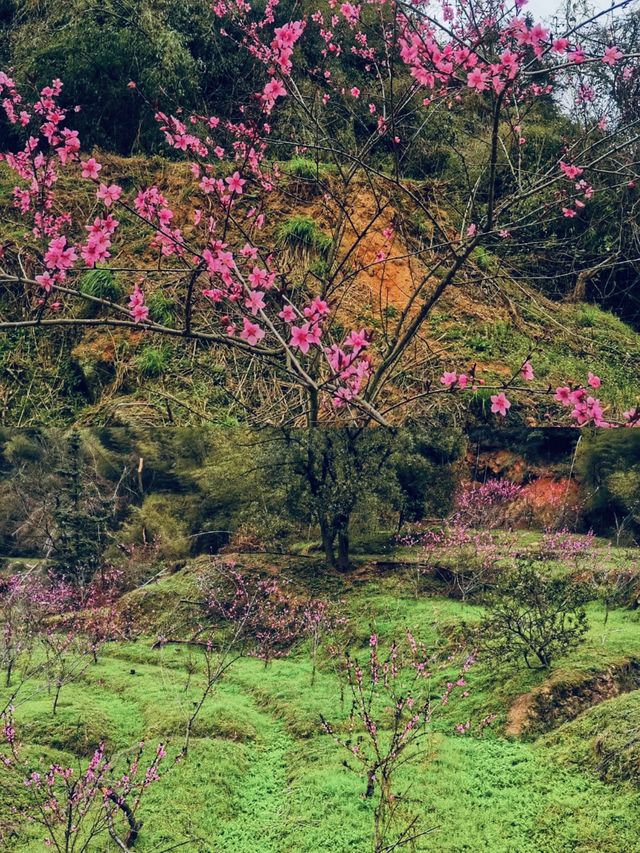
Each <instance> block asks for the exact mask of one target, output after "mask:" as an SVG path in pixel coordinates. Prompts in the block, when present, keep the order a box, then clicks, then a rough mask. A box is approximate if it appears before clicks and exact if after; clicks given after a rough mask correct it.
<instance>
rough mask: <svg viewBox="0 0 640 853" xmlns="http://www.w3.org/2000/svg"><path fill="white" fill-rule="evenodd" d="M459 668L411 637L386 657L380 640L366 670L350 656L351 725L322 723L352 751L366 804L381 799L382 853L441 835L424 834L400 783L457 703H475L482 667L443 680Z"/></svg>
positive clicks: (460, 728) (377, 830)
mask: <svg viewBox="0 0 640 853" xmlns="http://www.w3.org/2000/svg"><path fill="white" fill-rule="evenodd" d="M452 663H453V656H450V657H449V658H448V659H446V660H444V661H443V660H438V659H437V657H435V656H434V655H431V654H429V653H428V652H427V649H426V647H425V645H424V644H423V643H422V642H420V641H419V640H418V639H416V637H415V636H414V635H413V634H412V633H411V632H410V631H407V632H406V636H405V637H402V638H401V639H400V640H393V641H392V642H391V643H390V644H389V647H388V648H384V649H383V648H381V647H380V644H379V638H378V635H377V634H372V635H371V636H370V638H369V649H368V655H367V660H366V661H364V662H362V661H360V660H358V659H357V658H356V657H353V656H351V655H350V654H349V652H347V653H346V655H345V665H344V675H345V679H346V682H347V685H348V691H347V695H348V696H349V697H350V699H351V707H350V711H349V719H348V722H347V724H346V726H344V725H342V726H337V725H335V724H333V723H331V722H329V721H328V720H326V719H324V718H322V723H323V727H324V730H325V732H326V733H327V734H328V735H330V736H331V737H332V738H333V739H334V740H335V742H336V743H337V744H339V745H340V746H341V747H342V748H343V749H344V750H346V752H347V754H348V759H347V760H346V761H345V762H344V764H345V767H347V768H348V769H349V770H352V771H353V772H355V773H356V774H358V775H359V776H361V777H362V778H363V780H364V782H365V784H366V788H365V791H364V798H365V799H370V798H375V807H374V810H373V845H372V849H373V850H375V853H382V851H385V850H395V849H396V848H399V847H405V846H406V847H410V848H413V846H414V844H415V842H416V840H417V839H418V838H420V837H422V836H424V835H428V834H429V833H431V832H433V831H434V830H433V828H427V829H423V828H422V827H421V826H419V816H418V814H414V813H412V810H411V799H410V796H409V790H410V786H407V787H406V789H405V790H404V791H399V789H398V788H399V785H400V779H399V778H398V777H399V775H400V772H399V771H401V769H402V768H403V766H404V765H407V764H410V763H413V764H414V765H415V764H417V763H418V762H419V759H420V757H421V756H424V754H425V752H426V751H427V744H426V743H425V739H426V738H427V736H428V735H429V733H430V732H431V730H432V722H433V720H434V719H437V716H438V712H439V711H441V710H442V708H443V707H445V706H447V705H448V704H449V702H450V700H451V699H452V698H454V697H455V698H458V697H460V698H466V697H467V696H468V695H469V690H468V689H466V688H467V673H468V672H469V670H470V669H471V667H472V666H473V665H474V663H475V657H474V655H473V654H470V655H468V656H467V657H466V658H465V660H464V662H463V664H462V666H461V669H460V671H459V672H458V674H457V676H455V677H454V679H453V680H451V681H446V679H444V680H443V671H442V670H443V669H444V668H445V667H447V666H449V667H450V666H451V665H452ZM438 676H439V678H438ZM440 682H443V683H440ZM488 724H490V721H489V720H488V719H487V720H484V721H482V722H481V723H480V724H479V725H478V730H479V731H481V730H482V729H483V728H484V727H485V726H486V725H488ZM470 727H471V722H470V721H468V722H465V723H459V724H458V725H457V726H456V727H455V730H456V731H457V733H458V734H460V735H464V734H466V733H467V732H468V731H469V729H470Z"/></svg>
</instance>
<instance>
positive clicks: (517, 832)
mask: <svg viewBox="0 0 640 853" xmlns="http://www.w3.org/2000/svg"><path fill="white" fill-rule="evenodd" d="M405 556H406V555H405ZM300 562H301V561H300ZM191 571H192V567H187V569H186V570H184V571H183V572H180V573H178V574H175V575H173V576H171V577H170V578H168V579H167V580H166V581H161V582H160V583H159V584H157V585H155V586H151V587H148V588H147V593H146V594H147V595H148V596H149V602H148V603H150V604H151V606H150V607H149V608H146V607H145V606H144V605H145V602H144V601H142V602H140V603H141V605H142V611H143V612H144V613H145V618H147V619H151V620H152V621H153V619H154V618H155V615H158V614H159V613H160V612H161V611H165V610H166V609H167V608H168V607H169V606H170V605H169V603H168V602H169V601H170V600H171V599H173V601H174V602H175V601H176V599H177V598H178V597H179V596H180V592H181V588H182V590H183V592H185V591H188V590H189V589H190V584H191V574H190V572H191ZM291 577H293V579H294V583H296V584H299V585H300V586H304V587H307V588H309V589H313V594H315V595H317V594H319V593H321V592H322V591H323V590H324V592H325V595H327V596H328V597H331V598H332V599H333V600H338V599H341V600H343V602H344V605H343V607H344V611H345V615H346V616H347V617H348V618H349V621H350V641H351V643H352V646H353V647H354V648H355V649H358V648H363V647H364V646H365V645H366V643H367V638H368V636H369V634H370V632H371V631H373V630H375V631H376V632H377V633H378V634H379V636H380V638H381V642H384V641H385V640H389V639H390V638H391V637H393V636H397V635H398V634H399V633H400V632H401V631H402V630H403V629H404V628H411V629H412V630H413V631H415V632H416V633H417V634H418V635H419V636H421V637H423V638H424V639H425V640H426V641H427V642H428V643H430V644H431V645H432V646H433V645H435V644H437V643H442V642H444V640H443V637H444V636H445V635H446V633H447V626H451V625H452V624H457V623H459V622H460V620H461V619H464V620H466V621H471V620H473V619H474V618H477V616H478V615H479V608H478V607H477V606H475V605H472V604H465V605H464V606H463V605H462V604H461V603H460V602H457V601H453V600H451V599H449V598H447V597H445V596H444V595H443V594H442V592H441V591H440V592H439V591H438V590H437V588H434V589H432V590H431V591H430V592H428V593H424V594H421V595H420V596H419V597H417V598H416V596H415V594H414V592H413V586H412V583H411V579H410V570H409V569H406V568H405V569H401V568H398V570H397V571H387V572H386V573H385V574H384V575H383V576H382V577H380V576H376V575H375V572H374V571H367V570H366V564H365V565H361V571H359V572H357V573H356V575H355V576H354V577H353V578H345V577H344V576H338V575H330V576H325V577H324V578H323V577H322V576H318V574H316V573H315V572H311V571H309V569H307V570H305V571H298V572H296V566H295V565H292V566H291ZM163 584H166V585H167V590H166V592H169V593H170V595H169V596H165V595H163V592H164V591H165V590H163ZM144 595H145V594H144V593H142V594H138V598H140V597H142V598H144ZM154 614H155V615H154ZM589 618H590V622H591V629H590V632H589V635H588V638H587V641H586V643H585V644H584V645H583V646H582V647H581V648H580V649H579V650H578V651H577V652H576V653H574V654H573V655H572V656H570V657H568V658H567V659H565V660H559V661H558V662H557V663H556V664H555V665H554V672H553V673H552V675H553V676H554V677H556V678H557V677H562V678H564V679H565V680H567V681H570V680H571V678H576V679H579V677H580V676H581V674H583V673H584V672H600V671H604V670H605V669H606V668H607V667H608V666H611V665H613V664H616V663H619V662H621V661H624V660H631V659H638V660H640V622H639V621H638V618H637V615H636V614H635V613H633V612H632V611H628V610H615V611H613V612H612V613H611V614H610V615H609V618H608V621H607V623H606V625H605V622H604V612H603V609H602V607H601V606H600V605H599V604H597V603H593V604H591V605H590V606H589ZM165 624H166V620H165ZM194 663H196V664H197V663H198V659H197V657H194V655H193V653H192V652H190V651H189V650H188V649H186V648H185V647H181V646H165V647H163V648H162V649H159V650H158V649H153V648H152V639H151V638H149V639H139V640H137V641H135V642H128V643H114V644H109V645H108V646H106V647H105V649H104V650H103V652H102V653H101V655H100V658H99V661H98V663H97V664H94V665H91V666H90V667H89V668H88V669H87V670H86V671H85V673H84V675H83V676H82V678H81V680H79V681H78V682H77V683H74V684H69V685H67V686H65V687H64V688H63V691H62V697H61V703H60V708H59V711H58V713H57V715H56V716H55V717H54V716H52V714H51V697H49V696H48V695H47V694H46V692H38V693H36V694H35V695H33V696H31V695H30V692H29V691H27V693H26V694H25V695H27V696H30V698H28V699H27V700H26V701H25V702H24V703H18V707H17V710H16V716H17V719H18V721H19V723H20V725H21V727H22V730H23V733H24V735H25V738H26V739H27V741H28V742H29V749H30V750H32V751H33V755H34V759H35V757H36V756H38V755H40V754H42V753H44V755H45V758H44V760H45V762H46V761H48V760H51V757H52V756H63V757H65V758H66V759H67V760H68V761H71V762H81V761H82V760H83V756H86V754H87V752H88V751H89V750H90V749H91V747H92V746H93V745H94V743H95V742H96V741H97V740H98V739H99V738H100V737H103V736H104V737H106V739H107V742H108V744H109V746H110V747H111V748H112V749H113V750H116V751H117V750H126V749H127V748H128V747H130V746H133V745H135V744H137V742H138V741H139V740H140V739H142V738H144V739H147V740H148V742H149V744H150V745H152V744H154V743H155V742H156V741H158V740H160V739H162V740H165V741H167V742H168V744H169V748H170V754H175V753H177V751H178V750H179V748H180V746H181V744H182V740H183V732H184V726H185V722H186V720H187V718H188V716H189V714H190V713H191V709H192V708H193V702H194V701H195V698H196V696H197V695H198V687H199V682H200V675H199V674H198V672H197V671H196V672H195V673H193V674H192V676H191V678H190V677H189V671H190V670H192V669H193V664H194ZM545 677H546V676H545V675H544V674H543V673H540V672H534V671H531V670H526V669H523V670H516V671H513V670H511V671H505V672H498V673H496V672H495V671H494V670H492V669H491V668H490V667H489V665H488V662H483V661H480V662H479V663H478V664H477V665H476V666H475V667H474V668H473V669H472V671H471V673H470V678H469V685H470V691H471V692H470V695H469V696H468V697H467V698H465V699H459V700H457V701H452V702H451V704H450V706H449V707H447V708H446V709H444V710H443V712H441V713H440V714H439V715H438V718H437V720H436V722H435V724H434V726H433V734H432V736H431V738H430V740H429V742H428V745H427V748H426V750H425V752H424V754H423V755H421V756H420V758H419V759H418V760H417V762H416V763H415V764H411V765H407V767H406V768H405V771H404V774H403V778H402V779H401V780H400V781H401V784H402V785H407V786H409V797H410V799H411V804H412V806H411V807H412V808H413V809H415V810H416V811H418V812H419V813H420V815H421V826H422V828H423V829H428V828H433V829H434V832H433V833H431V834H429V835H426V836H424V838H423V839H422V840H421V841H420V842H419V843H418V845H417V849H418V850H435V851H443V853H444V851H452V853H453V851H456V853H457V851H478V850H483V849H484V850H488V851H491V853H513V851H518V853H541V851H544V852H545V853H562V851H596V850H599V851H611V853H631V851H634V850H637V849H638V848H637V839H638V837H639V836H638V833H639V832H640V791H639V790H638V787H637V776H634V774H633V772H631V771H630V769H629V768H630V766H631V764H632V762H633V760H634V758H633V757H631V758H630V759H628V760H626V761H625V760H623V758H620V761H619V762H618V764H616V763H615V762H611V761H610V762H609V763H608V764H607V768H608V769H607V772H602V767H601V754H602V749H603V747H602V744H601V742H600V741H598V744H597V745H596V740H597V739H598V738H599V736H600V735H601V734H602V733H604V737H605V745H604V750H605V752H606V751H607V750H608V753H607V754H617V755H619V756H620V755H621V756H624V752H623V750H624V746H625V742H626V741H625V738H626V737H628V733H629V731H631V730H632V729H633V728H634V727H635V731H636V745H637V730H638V725H639V722H638V695H639V694H638V692H637V691H635V692H632V693H629V694H625V695H623V696H620V697H617V698H614V699H611V700H608V701H606V702H603V703H602V704H601V705H598V706H596V707H594V708H592V709H590V710H587V711H586V712H585V713H583V714H581V715H580V716H579V717H578V718H577V719H576V720H574V721H571V722H569V723H565V724H564V725H562V726H560V728H558V729H556V730H555V731H554V732H552V733H551V734H547V735H543V736H540V737H538V738H537V739H534V738H533V737H532V736H530V737H528V738H520V739H518V738H514V737H508V736H506V735H505V733H504V730H505V725H506V719H507V712H508V709H509V707H510V706H511V704H512V703H513V701H514V700H515V698H516V697H517V696H519V695H521V694H522V693H526V692H527V691H529V690H531V689H532V688H534V687H536V686H538V685H540V684H542V683H543V682H544V680H545ZM0 698H1V696H0ZM321 714H322V715H324V716H325V717H326V718H328V719H330V720H331V721H332V722H334V723H335V724H336V726H338V727H340V726H341V725H342V724H343V722H344V721H345V719H346V717H347V715H348V703H342V702H341V698H340V690H339V686H338V681H337V677H336V674H335V668H334V666H333V665H332V663H331V661H330V659H329V658H328V657H326V656H325V657H323V659H322V661H321V664H320V669H319V672H318V674H317V678H316V680H315V683H314V684H313V685H312V684H311V662H310V654H309V648H308V647H307V646H306V645H302V646H299V647H297V648H295V649H294V650H293V652H292V653H291V654H290V655H289V656H288V657H286V658H284V659H280V660H275V661H274V662H273V663H271V664H270V665H269V666H268V667H265V666H264V664H263V663H262V662H261V661H258V660H255V659H242V660H239V661H238V662H237V663H236V664H235V665H234V667H233V668H232V669H231V670H230V671H229V673H228V675H227V677H226V678H225V679H224V680H223V681H222V682H221V683H220V684H219V686H218V688H217V689H216V691H215V693H214V695H213V696H212V697H211V698H210V700H209V701H208V702H207V703H206V705H205V707H204V710H203V712H202V714H201V716H200V717H199V718H198V722H197V726H196V728H195V730H194V737H193V741H192V744H191V748H190V752H189V755H188V758H187V759H186V760H185V761H184V762H182V763H180V764H178V765H176V766H175V767H173V768H172V769H171V770H170V771H169V772H168V773H167V774H166V776H165V777H164V778H163V780H162V781H161V782H159V783H157V784H156V785H155V786H153V787H152V788H151V789H150V792H149V794H148V796H147V798H146V799H145V801H144V803H143V806H142V810H141V813H140V816H141V818H142V819H143V821H144V827H143V830H142V832H141V835H140V838H139V840H138V841H137V843H136V848H135V849H136V850H139V851H141V853H151V851H156V850H164V849H168V848H169V847H171V845H173V844H177V843H179V842H182V841H184V842H186V844H184V846H183V847H182V848H179V849H184V850H189V851H194V853H200V852H201V851H202V853H204V851H206V852H207V853H209V851H210V853H249V851H251V853H285V851H286V853H316V851H326V853H343V851H344V853H347V851H349V852H350V853H351V851H358V853H360V851H361V853H366V852H367V851H369V850H370V849H371V841H370V837H371V827H372V804H371V802H370V801H367V800H364V799H363V798H362V792H363V789H364V784H363V781H362V779H360V778H358V777H356V776H355V775H354V774H353V773H351V772H349V771H348V770H347V769H346V768H345V767H344V766H343V760H344V758H345V755H344V754H343V753H342V752H341V750H340V748H339V747H338V746H337V745H335V744H334V742H333V741H332V740H331V739H330V738H329V737H328V736H326V735H325V734H323V733H322V730H321V726H320V715H321ZM488 714H496V715H497V716H496V720H495V722H494V723H493V724H492V725H491V726H490V727H489V728H487V729H485V730H484V732H483V733H482V735H480V734H477V733H476V734H474V732H473V728H472V731H471V734H468V735H465V736H460V735H458V734H456V733H455V730H454V727H455V725H456V724H457V723H460V722H465V721H466V720H467V719H469V720H471V721H472V724H473V725H475V723H476V722H477V721H479V720H480V719H482V718H483V717H485V716H486V715H488ZM634 755H636V753H634ZM636 758H637V755H636ZM630 762H631V764H630ZM23 796H24V791H20V790H19V789H18V788H16V786H15V785H13V786H10V787H7V788H3V789H2V793H0V813H4V814H7V813H8V810H9V809H10V807H11V805H13V804H14V803H15V801H16V800H19V799H20V798H22V797H23ZM40 838H41V832H38V831H37V830H36V829H35V828H34V827H31V828H29V827H26V828H25V827H23V828H22V833H21V834H20V835H18V836H16V837H15V838H14V839H13V841H12V844H13V847H12V848H11V849H12V850H15V851H16V853H30V851H36V850H39V849H42V847H41V840H40ZM93 849H95V850H96V851H102V850H108V849H110V848H109V846H108V843H107V842H105V843H104V845H103V844H102V843H100V844H98V843H96V844H95V845H94V847H93Z"/></svg>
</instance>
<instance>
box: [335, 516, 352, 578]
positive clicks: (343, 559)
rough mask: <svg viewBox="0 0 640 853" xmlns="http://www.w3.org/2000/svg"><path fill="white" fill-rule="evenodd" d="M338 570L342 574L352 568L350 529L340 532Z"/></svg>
mask: <svg viewBox="0 0 640 853" xmlns="http://www.w3.org/2000/svg"><path fill="white" fill-rule="evenodd" d="M336 568H337V569H338V571H340V572H347V571H349V569H350V568H351V559H350V557H349V527H348V526H347V527H346V528H345V529H344V530H339V531H338V559H337V561H336Z"/></svg>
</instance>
